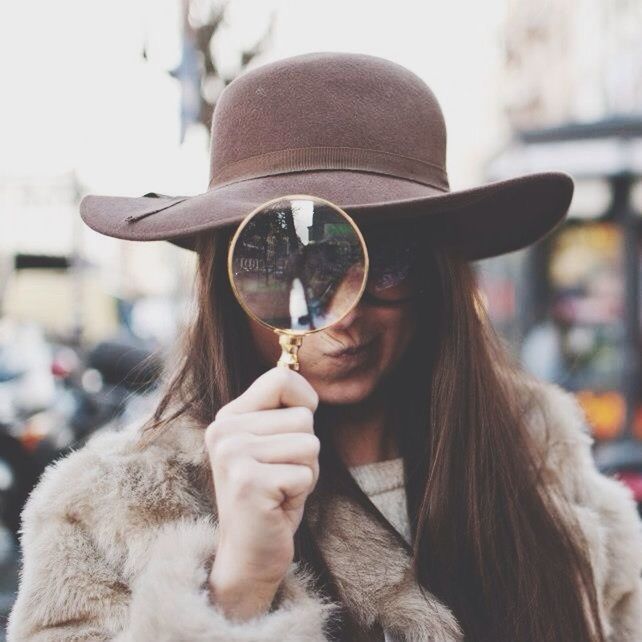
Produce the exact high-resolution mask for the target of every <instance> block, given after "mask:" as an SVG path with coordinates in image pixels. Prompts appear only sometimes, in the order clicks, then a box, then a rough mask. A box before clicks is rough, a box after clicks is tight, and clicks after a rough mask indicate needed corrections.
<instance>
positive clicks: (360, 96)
mask: <svg viewBox="0 0 642 642" xmlns="http://www.w3.org/2000/svg"><path fill="white" fill-rule="evenodd" d="M211 134H212V136H211V148H210V160H211V164H210V186H216V185H221V184H222V183H225V182H236V181H238V180H243V179H244V178H249V177H252V176H256V175H260V171H259V169H258V167H259V166H260V165H261V163H260V162H258V163H257V159H259V157H262V156H265V158H264V159H263V160H264V162H263V163H262V165H263V168H264V172H265V169H266V168H269V167H270V163H271V160H273V161H274V163H273V165H274V167H276V166H277V164H278V163H281V164H283V163H282V161H283V154H284V153H286V154H287V153H288V152H286V151H284V150H289V151H290V153H289V155H288V162H289V163H290V165H288V164H287V163H286V164H285V165H284V167H283V172H286V171H297V170H300V169H333V168H335V169H339V168H344V167H346V168H347V167H349V168H350V169H357V170H358V169H360V168H361V169H363V171H377V168H378V167H379V166H383V170H382V171H384V173H394V170H395V168H400V169H401V170H405V169H407V170H408V171H407V172H405V171H400V172H399V175H400V176H402V177H404V178H410V179H411V180H419V181H421V182H426V183H429V184H434V185H438V186H440V187H441V188H443V189H447V187H448V182H447V176H446V126H445V122H444V117H443V113H442V110H441V108H440V106H439V103H438V101H437V99H436V97H435V95H434V93H433V92H432V90H431V89H430V88H429V87H428V85H426V83H425V82H424V81H423V80H422V79H421V78H419V76H417V75H416V74H414V73H413V72H412V71H410V70H408V69H406V68H405V67H403V66H401V65H399V64H397V63H394V62H392V61H390V60H387V59H385V58H380V57H378V56H372V55H368V54H353V53H342V52H315V53H308V54H302V55H298V56H293V57H290V58H284V59H281V60H277V61H274V62H270V63H266V64H264V65H262V66H260V67H256V68H253V69H250V70H248V71H246V72H244V73H242V74H241V75H240V76H238V77H237V78H235V79H234V81H232V82H231V83H230V84H229V85H228V86H227V87H226V88H225V90H224V91H223V92H222V93H221V96H220V97H219V100H218V102H217V104H216V107H215V109H214V114H213V118H212V131H211ZM324 148H328V149H325V151H324V152H322V153H321V155H319V153H318V152H319V149H322V150H323V149H324ZM339 148H342V149H339ZM293 150H296V155H297V160H296V161H294V164H292V163H293V161H292V158H293V156H292V153H293ZM303 150H308V152H304V151H303ZM328 150H330V151H328ZM359 150H369V151H367V152H360V151H359ZM299 152H302V153H303V154H304V155H305V154H306V153H307V155H306V156H305V162H304V163H303V161H302V160H301V158H302V157H301V154H300V153H299ZM309 152H312V154H311V155H310V153H309ZM346 152H347V153H348V156H346ZM270 154H272V156H271V157H270V156H269V155H270ZM377 155H378V156H377ZM364 159H365V160H364ZM320 160H321V161H323V162H320ZM259 161H260V159H259ZM337 163H338V164H337ZM360 163H361V164H362V165H363V167H360V166H359V165H360ZM250 166H251V167H252V171H253V172H254V173H253V174H252V173H250V174H248V175H247V176H244V174H243V173H244V171H246V170H247V169H248V168H249V167H250ZM389 167H390V168H392V170H390V169H389ZM275 171H279V170H275ZM257 172H258V173H257ZM268 173H270V172H269V171H268Z"/></svg>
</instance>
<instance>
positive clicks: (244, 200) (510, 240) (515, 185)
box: [80, 170, 573, 260]
mask: <svg viewBox="0 0 642 642" xmlns="http://www.w3.org/2000/svg"><path fill="white" fill-rule="evenodd" d="M285 194H309V195H313V196H319V197H321V198H325V199H327V200H329V201H331V202H333V203H335V204H336V205H338V206H339V207H341V208H342V209H344V210H345V211H346V212H347V213H348V214H349V215H350V216H352V217H353V218H354V220H355V221H356V222H357V224H359V222H364V221H373V222H375V221H377V222H378V221H395V220H402V219H415V218H420V219H422V220H425V222H426V223H427V224H428V227H429V229H430V230H431V239H434V241H435V242H437V243H444V244H453V245H457V246H458V247H459V248H460V249H461V250H462V252H463V254H464V255H465V256H466V257H467V258H468V259H469V260H478V259H482V258H488V257H491V256H497V255H500V254H505V253H507V252H512V251H514V250H518V249H522V248H524V247H527V246H528V245H531V244H532V243H535V242H536V241H538V240H540V239H542V238H543V237H544V236H547V235H548V234H549V233H550V232H551V231H552V230H553V229H554V228H555V227H557V225H558V224H559V223H560V222H561V221H562V220H563V219H564V217H565V215H566V213H567V212H568V208H569V206H570V203H571V199H572V196H573V180H572V178H571V177H570V176H569V175H568V174H566V173H564V172H539V173H534V174H527V175H523V176H518V177H516V178H510V179H506V180H502V181H496V182H493V183H487V184H485V185H481V186H478V187H473V188H469V189H465V190H459V191H450V192H446V193H444V192H442V191H439V190H437V189H435V188H432V187H429V186H427V185H423V184H421V183H417V182H414V181H408V180H404V179H401V178H396V177H393V176H387V175H383V174H374V173H371V172H362V171H355V170H318V171H317V170H315V171H305V172H296V173H289V174H278V175H274V176H267V177H262V178H255V179H249V180H244V181H241V182H238V183H234V184H230V185H226V186H223V187H218V188H214V189H211V190H209V191H207V192H204V193H202V194H196V195H194V196H162V197H151V196H138V197H126V196H103V195H95V194H88V195H86V196H84V197H83V199H82V200H81V202H80V215H81V217H82V219H83V221H84V222H85V223H86V224H87V225H88V226H89V227H91V228H92V229H94V230H96V231H97V232H100V233H101V234H105V235H107V236H111V237H114V238H120V239H126V240H131V241H160V240H164V241H169V242H171V243H173V244H175V245H178V246H180V247H183V248H186V249H190V250H191V249H193V241H194V235H196V234H198V233H199V232H204V231H207V230H211V229H215V228H221V227H228V226H236V225H237V224H238V223H240V222H241V221H242V220H243V219H244V218H245V217H246V216H247V214H249V213H250V212H251V211H252V210H253V209H255V208H256V207H258V206H259V205H260V204H261V203H264V202H265V201H267V200H270V199H272V198H276V197H278V196H281V195H285Z"/></svg>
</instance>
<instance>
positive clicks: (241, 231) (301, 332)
mask: <svg viewBox="0 0 642 642" xmlns="http://www.w3.org/2000/svg"><path fill="white" fill-rule="evenodd" d="M368 267H369V259H368V250H367V247H366V243H365V241H364V238H363V235H362V234H361V231H360V230H359V228H358V227H357V225H356V224H355V222H354V221H353V220H352V218H351V217H350V216H349V215H348V214H347V213H346V212H345V211H343V210H342V209H341V208H340V207H339V206H338V205H335V204H334V203H332V202H330V201H328V200H325V199H323V198H320V197H318V196H311V195H309V194H289V195H285V196H279V197H277V198H274V199H271V200H269V201H266V202H265V203H263V204H261V205H259V206H258V207H256V208H255V209H254V210H252V211H251V212H250V213H249V214H248V215H247V216H246V217H245V219H243V221H242V222H241V223H240V225H239V226H238V228H237V229H236V231H235V233H234V235H233V237H232V238H231V240H230V245H229V249H228V256H227V269H228V275H229V278H230V283H231V285H232V290H233V291H234V294H235V296H236V298H237V299H238V301H239V303H240V304H241V306H242V307H243V309H244V310H245V311H246V312H247V313H248V314H249V315H250V316H251V317H252V318H253V319H255V320H256V321H258V322H259V323H261V324H262V325H264V326H266V327H268V328H270V329H272V330H273V331H274V332H275V333H277V334H278V335H279V344H280V346H281V356H280V358H279V360H278V362H277V365H278V366H283V367H287V368H291V369H292V370H298V369H299V361H298V350H299V347H300V346H301V344H302V342H303V337H304V336H305V335H306V334H311V333H313V332H318V331H319V330H324V329H326V328H328V327H330V326H331V325H333V324H335V323H337V322H338V321H340V320H341V319H342V318H343V317H344V316H346V315H347V314H348V313H349V312H350V311H351V310H352V309H353V308H354V307H355V306H356V305H357V304H358V302H359V299H360V298H361V295H362V294H363V291H364V290H365V287H366V282H367V280H368Z"/></svg>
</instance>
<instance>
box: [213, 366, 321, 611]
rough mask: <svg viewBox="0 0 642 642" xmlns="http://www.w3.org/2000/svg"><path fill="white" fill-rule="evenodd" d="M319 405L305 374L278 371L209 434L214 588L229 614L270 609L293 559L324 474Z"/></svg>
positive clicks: (221, 414) (224, 413)
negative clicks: (316, 422)
mask: <svg viewBox="0 0 642 642" xmlns="http://www.w3.org/2000/svg"><path fill="white" fill-rule="evenodd" d="M318 402H319V398H318V395H317V393H316V391H315V390H314V388H312V386H311V385H310V384H309V383H308V381H307V380H306V379H305V378H304V377H303V376H301V375H300V374H299V373H298V372H296V371H294V370H290V369H289V368H284V367H281V366H276V367H274V368H272V369H270V370H268V371H267V372H265V373H264V374H263V375H261V376H260V377H259V378H258V379H256V381H254V383H252V385H251V386H250V387H249V388H248V389H247V390H246V391H245V392H244V393H243V394H242V395H240V396H239V397H237V398H236V399H234V400H232V401H231V402H230V403H228V404H226V405H225V406H223V407H222V408H221V409H220V410H219V411H218V413H217V414H216V418H215V419H214V421H213V422H212V423H211V424H210V425H209V426H208V427H207V430H206V431H205V443H206V447H207V449H208V452H209V457H210V464H211V466H212V473H213V478H214V488H215V492H216V504H217V508H218V523H219V543H218V546H217V554H216V557H215V560H214V564H213V567H212V571H211V574H210V581H209V584H210V590H211V594H212V598H213V601H214V602H215V603H216V604H218V605H220V606H221V607H222V608H223V609H224V610H225V611H226V612H227V614H229V615H231V616H235V617H237V618H240V619H247V618H249V617H252V616H253V615H257V614H259V613H263V612H265V611H267V609H268V608H269V606H270V604H271V603H272V600H273V598H274V595H275V593H276V590H277V589H278V586H279V584H280V583H281V581H282V579H283V577H284V576H285V574H286V572H287V570H288V568H289V566H290V564H291V562H292V560H293V557H294V533H295V532H296V530H297V528H298V527H299V524H300V522H301V519H302V517H303V509H304V506H305V500H306V498H307V497H308V495H309V494H310V492H311V491H312V489H313V488H314V486H315V484H316V482H317V479H318V476H319V449H320V442H319V439H318V437H317V436H316V435H315V434H314V428H313V413H314V411H315V410H316V408H317V405H318ZM282 406H285V407H282Z"/></svg>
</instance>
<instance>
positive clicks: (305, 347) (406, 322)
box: [249, 277, 417, 404]
mask: <svg viewBox="0 0 642 642" xmlns="http://www.w3.org/2000/svg"><path fill="white" fill-rule="evenodd" d="M414 287H415V284H414V281H413V279H412V277H407V278H406V279H405V280H404V281H402V282H401V283H399V284H397V285H394V286H392V287H388V288H386V289H385V290H382V291H374V290H373V289H372V288H371V286H370V282H368V285H367V286H366V296H364V297H362V298H361V300H360V302H359V304H358V305H357V306H356V307H355V308H353V309H352V310H351V311H350V312H349V313H348V314H347V315H346V316H345V317H344V318H343V319H341V320H340V321H339V322H337V323H335V324H334V325H332V326H330V327H329V328H326V329H325V330H320V331H318V332H313V333H312V334H308V335H306V336H305V337H304V338H303V343H302V345H301V347H300V348H299V353H298V354H299V372H300V373H301V374H302V375H303V376H304V377H305V378H306V379H307V380H308V381H309V382H310V384H311V385H312V387H313V388H314V389H315V390H316V391H317V394H318V395H319V399H320V400H321V401H322V402H324V403H328V404H351V403H358V402H359V401H362V400H364V399H366V398H367V397H368V396H369V395H370V394H371V393H372V392H373V391H374V390H375V389H376V387H377V384H378V383H379V382H380V381H381V380H382V379H383V378H384V377H385V375H386V374H387V373H389V372H390V371H391V370H392V369H393V368H394V366H395V364H396V363H397V362H398V361H399V359H400V358H401V356H402V355H403V353H404V351H405V349H406V347H407V346H408V344H409V343H410V342H411V341H412V338H413V336H414V333H415V331H416V317H417V315H416V302H415V300H413V299H410V300H407V301H406V302H403V303H400V304H397V305H376V304H373V303H371V302H370V301H371V299H370V298H369V297H367V294H368V292H373V293H374V294H375V295H376V296H377V297H380V298H381V299H382V300H384V301H388V302H389V301H394V300H400V299H402V298H407V297H409V295H412V294H413V292H414ZM249 322H250V330H251V333H252V337H253V340H254V343H255V346H256V348H257V350H258V351H259V354H260V356H261V358H262V360H263V361H264V362H265V364H266V365H269V366H274V365H276V362H277V361H278V359H279V356H280V354H281V348H280V346H279V341H278V336H277V335H276V334H275V333H274V332H273V331H272V330H270V329H269V328H266V327H265V326H263V325H261V324H260V323H258V322H257V321H255V320H253V319H251V318H250V319H249ZM359 346H364V348H363V349H361V350H359V351H357V352H356V353H354V354H349V353H348V354H346V353H343V354H339V353H340V352H341V351H342V350H345V349H346V348H355V347H359Z"/></svg>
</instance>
